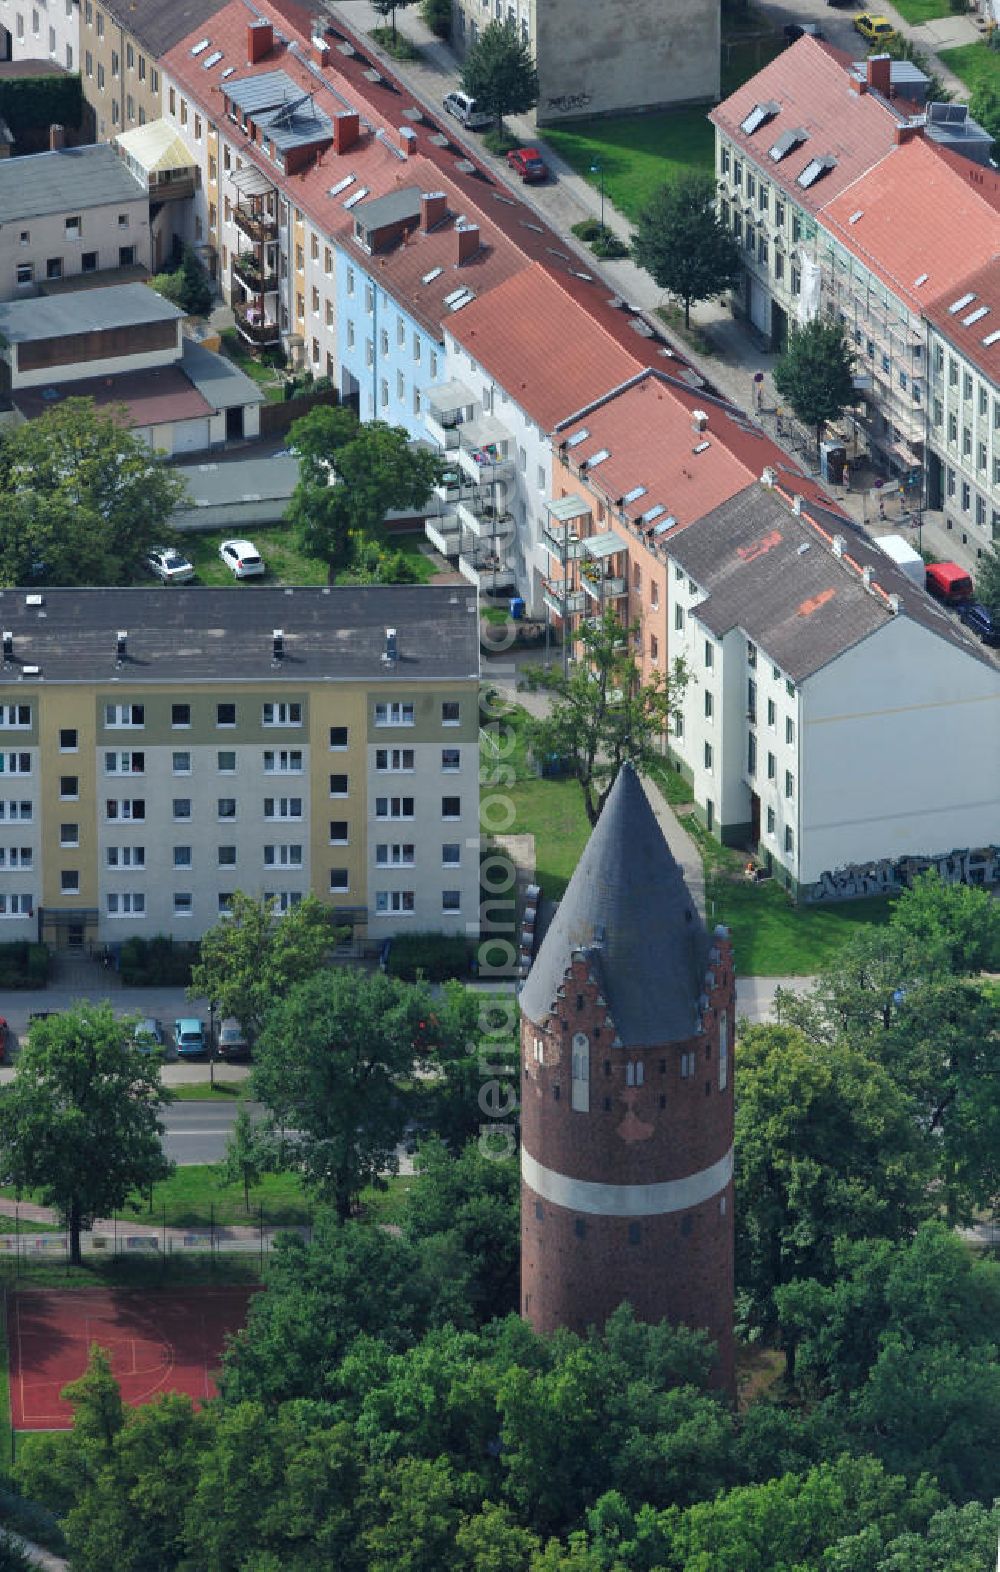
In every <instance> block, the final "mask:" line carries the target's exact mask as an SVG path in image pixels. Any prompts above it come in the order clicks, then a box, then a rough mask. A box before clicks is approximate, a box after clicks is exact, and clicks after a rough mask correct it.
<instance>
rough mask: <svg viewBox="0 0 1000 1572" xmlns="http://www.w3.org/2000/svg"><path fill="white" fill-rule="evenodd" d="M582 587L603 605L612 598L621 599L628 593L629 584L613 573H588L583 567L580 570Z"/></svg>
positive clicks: (586, 593)
mask: <svg viewBox="0 0 1000 1572" xmlns="http://www.w3.org/2000/svg"><path fill="white" fill-rule="evenodd" d="M580 588H581V589H582V590H583V592H584V594H585V595H589V596H590V597H591V599H592V600H596V601H597V602H598V604H599V605H601V606H605V605H607V603H608V601H610V600H620V599H621V598H622V596H623V595H627V594H628V585H627V584H626V582H625V580H624V579H623V578H617V577H615V576H614V575H612V574H608V575H605V574H603V573H595V574H588V573H586V572H585V571H584V570H583V569H581V570H580Z"/></svg>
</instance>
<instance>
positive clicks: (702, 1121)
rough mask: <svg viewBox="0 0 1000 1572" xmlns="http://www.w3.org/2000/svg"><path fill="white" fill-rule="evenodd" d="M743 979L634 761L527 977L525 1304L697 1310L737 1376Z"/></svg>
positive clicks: (665, 1312) (566, 1316)
mask: <svg viewBox="0 0 1000 1572" xmlns="http://www.w3.org/2000/svg"><path fill="white" fill-rule="evenodd" d="M735 989H736V985H735V979H734V976H733V959H732V947H731V944H730V940H729V935H728V932H727V930H726V929H725V928H717V929H716V930H715V932H714V934H711V935H709V934H708V933H707V932H706V929H705V926H704V924H703V922H702V919H701V917H700V915H699V913H698V909H697V906H696V904H695V901H694V899H693V897H692V894H691V891H690V889H689V887H688V885H687V883H686V882H685V879H684V875H683V873H682V871H681V869H680V867H679V866H678V864H677V863H676V861H675V860H674V858H673V856H672V855H671V853H670V849H669V847H668V846H667V842H666V840H665V838H664V835H663V831H662V830H661V829H660V826H659V824H658V823H657V821H656V818H655V815H654V813H653V810H652V808H651V807H650V804H649V800H648V798H647V796H646V793H645V791H644V789H643V786H642V783H641V781H640V780H639V777H638V776H637V775H636V773H635V771H634V770H633V768H632V767H631V765H626V766H625V767H624V768H623V769H622V771H621V772H620V774H619V776H618V779H617V780H616V782H615V784H614V787H613V788H612V791H611V793H610V795H609V797H608V800H607V803H606V804H605V807H604V811H603V813H602V814H601V817H600V819H599V821H598V823H597V827H596V828H595V830H594V832H593V834H592V835H591V837H590V841H589V843H588V845H587V848H586V850H585V851H584V853H583V856H582V857H581V859H580V862H579V865H578V866H577V869H576V872H575V873H574V875H573V877H572V879H571V880H570V883H569V888H568V889H567V891H566V894H565V896H564V897H563V899H562V901H561V902H560V904H559V907H558V909H557V911H556V914H555V916H554V918H553V919H552V922H551V924H550V926H549V928H548V931H547V933H546V934H545V937H544V939H543V941H542V944H541V948H540V949H539V952H538V956H537V958H536V960H535V964H534V966H533V967H532V969H531V972H530V975H529V976H528V979H527V982H526V983H525V986H524V991H523V993H522V995H521V1052H522V1058H523V1073H522V1089H523V1098H522V1142H521V1311H522V1314H523V1315H524V1317H525V1319H526V1320H528V1321H530V1322H531V1324H532V1326H534V1328H535V1330H536V1331H538V1332H551V1331H554V1330H555V1328H556V1327H559V1326H566V1327H570V1328H572V1330H574V1331H577V1332H582V1331H583V1330H584V1329H585V1328H586V1327H587V1326H589V1325H591V1324H596V1325H598V1326H601V1325H603V1323H604V1322H605V1320H606V1319H607V1317H608V1316H609V1315H610V1314H611V1313H612V1312H613V1311H614V1310H615V1308H616V1307H617V1306H618V1305H619V1304H621V1303H622V1301H623V1300H628V1302H629V1303H630V1304H631V1305H632V1307H633V1309H634V1310H635V1312H636V1315H637V1316H638V1317H639V1319H640V1320H643V1321H661V1320H663V1319H667V1320H669V1321H672V1322H675V1323H680V1322H683V1323H685V1324H686V1325H688V1326H692V1327H700V1328H703V1329H704V1330H706V1331H707V1332H709V1333H710V1334H711V1336H712V1338H713V1339H714V1340H715V1342H716V1343H717V1344H718V1347H719V1355H720V1364H719V1369H718V1372H717V1376H716V1380H717V1382H718V1384H719V1385H721V1386H723V1387H725V1388H727V1389H728V1390H730V1391H732V1390H733V1387H734V1363H733V1359H734V1355H733V1242H734V1233H733V1026H734V1022H735V1002H736V991H735Z"/></svg>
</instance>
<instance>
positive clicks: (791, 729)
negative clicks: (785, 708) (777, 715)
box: [785, 715, 795, 747]
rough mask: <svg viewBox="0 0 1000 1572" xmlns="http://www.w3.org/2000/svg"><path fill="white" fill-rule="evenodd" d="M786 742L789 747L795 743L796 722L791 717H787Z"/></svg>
mask: <svg viewBox="0 0 1000 1572" xmlns="http://www.w3.org/2000/svg"><path fill="white" fill-rule="evenodd" d="M785 741H786V742H787V743H788V745H789V747H790V746H791V745H792V743H793V742H794V741H795V722H794V721H793V720H792V718H791V716H789V715H786V716H785Z"/></svg>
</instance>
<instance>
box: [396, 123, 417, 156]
mask: <svg viewBox="0 0 1000 1572" xmlns="http://www.w3.org/2000/svg"><path fill="white" fill-rule="evenodd" d="M399 147H400V151H401V152H402V153H403V155H404V156H405V157H406V158H412V157H413V155H414V153H415V152H416V151H417V133H416V132H415V131H414V129H413V127H412V126H400V128H399Z"/></svg>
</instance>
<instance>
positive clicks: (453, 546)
mask: <svg viewBox="0 0 1000 1572" xmlns="http://www.w3.org/2000/svg"><path fill="white" fill-rule="evenodd" d="M424 534H425V535H426V536H427V539H428V540H429V541H430V543H431V545H432V546H433V547H434V549H435V551H439V552H440V553H441V555H442V557H457V556H458V553H459V550H460V548H461V545H462V526H461V524H460V523H459V521H458V519H457V517H456V516H455V514H454V513H441V514H438V515H436V516H434V517H432V518H429V519H425V520H424Z"/></svg>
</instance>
